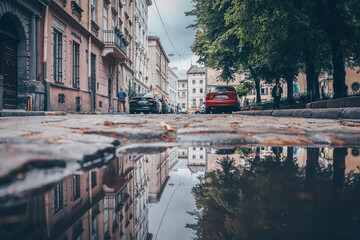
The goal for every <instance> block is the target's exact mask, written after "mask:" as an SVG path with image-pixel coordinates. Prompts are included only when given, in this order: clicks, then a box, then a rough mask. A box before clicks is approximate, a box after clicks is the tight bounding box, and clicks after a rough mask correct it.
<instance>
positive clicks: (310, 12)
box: [186, 0, 360, 102]
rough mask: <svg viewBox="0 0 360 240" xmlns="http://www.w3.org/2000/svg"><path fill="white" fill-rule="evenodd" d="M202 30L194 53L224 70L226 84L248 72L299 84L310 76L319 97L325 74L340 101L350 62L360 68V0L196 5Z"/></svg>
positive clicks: (208, 1) (199, 0) (206, 1)
mask: <svg viewBox="0 0 360 240" xmlns="http://www.w3.org/2000/svg"><path fill="white" fill-rule="evenodd" d="M193 2H194V9H193V10H192V11H190V12H187V13H186V14H187V15H188V16H195V17H196V20H195V22H194V24H192V25H191V26H190V27H192V28H194V29H196V30H197V32H196V38H195V41H194V44H193V46H192V50H193V51H194V52H195V53H197V54H198V55H199V56H200V58H199V61H200V62H201V63H204V64H205V65H207V66H209V67H213V68H216V69H222V74H221V78H222V80H223V81H225V82H227V83H228V82H231V81H233V80H234V74H235V73H241V72H243V73H247V74H248V76H249V78H250V79H251V80H253V81H254V82H255V86H256V90H257V102H259V101H260V92H259V90H260V88H259V82H260V80H265V81H266V82H273V81H277V80H279V79H280V78H282V79H284V80H286V82H287V85H288V100H289V101H292V100H293V81H294V80H295V79H296V77H297V76H298V74H299V73H300V72H304V73H306V76H307V85H308V90H309V92H312V93H313V94H312V95H313V96H315V98H319V96H320V94H319V86H318V77H319V74H320V73H321V72H329V73H332V74H333V75H334V84H335V86H338V88H334V90H335V97H341V96H343V95H344V94H345V95H346V89H345V88H346V86H345V70H344V65H345V63H346V64H348V65H351V66H358V65H359V64H360V61H359V59H360V58H359V57H360V48H359V41H358V39H359V37H360V30H359V29H360V14H359V11H358V8H356V7H359V5H360V4H359V1H357V0H348V1H345V0H322V1H311V0H286V1H285V0H280V1H278V0H259V1H251V0H223V1H219V0H216V1H213V0H193Z"/></svg>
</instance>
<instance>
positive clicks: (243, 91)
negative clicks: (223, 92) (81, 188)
mask: <svg viewBox="0 0 360 240" xmlns="http://www.w3.org/2000/svg"><path fill="white" fill-rule="evenodd" d="M235 89H236V92H237V94H238V95H239V97H246V96H247V95H248V94H249V93H251V91H252V90H253V89H254V85H253V84H251V83H250V82H248V81H243V82H240V84H239V85H237V86H236V88H235Z"/></svg>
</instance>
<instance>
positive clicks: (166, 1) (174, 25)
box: [148, 0, 197, 69]
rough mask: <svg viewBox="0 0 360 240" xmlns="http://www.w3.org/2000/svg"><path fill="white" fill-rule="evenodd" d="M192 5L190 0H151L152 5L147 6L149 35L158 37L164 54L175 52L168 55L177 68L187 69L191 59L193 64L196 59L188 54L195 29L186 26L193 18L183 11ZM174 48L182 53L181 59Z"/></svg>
mask: <svg viewBox="0 0 360 240" xmlns="http://www.w3.org/2000/svg"><path fill="white" fill-rule="evenodd" d="M155 1H156V4H157V6H158V8H159V11H160V14H161V17H162V19H163V21H164V24H165V27H166V29H167V32H168V34H169V37H170V39H171V42H172V43H173V45H174V47H172V45H171V43H170V41H169V39H168V37H167V36H166V33H165V30H164V28H163V26H162V24H161V21H160V18H159V15H158V13H157V10H156V6H155ZM192 5H193V4H192V3H191V0H153V4H152V6H150V7H149V21H148V25H149V35H155V36H158V37H159V38H160V40H161V43H162V45H163V47H164V49H165V52H166V54H168V55H169V54H170V53H174V54H175V55H174V57H169V58H170V60H171V63H170V65H171V66H175V67H178V68H179V69H188V68H190V65H191V61H193V62H192V63H193V64H195V63H196V60H197V57H196V56H191V55H188V54H192V52H191V49H190V46H191V45H192V43H193V42H194V39H195V31H194V30H193V29H189V28H187V26H189V25H190V24H192V23H193V21H194V18H193V17H186V16H185V12H187V11H190V10H191V9H192ZM174 48H175V50H176V51H177V52H178V53H179V54H180V55H182V56H181V61H180V56H179V55H176V52H175V50H174Z"/></svg>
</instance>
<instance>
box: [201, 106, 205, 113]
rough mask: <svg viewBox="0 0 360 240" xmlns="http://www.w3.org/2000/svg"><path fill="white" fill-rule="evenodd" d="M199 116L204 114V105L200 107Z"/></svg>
mask: <svg viewBox="0 0 360 240" xmlns="http://www.w3.org/2000/svg"><path fill="white" fill-rule="evenodd" d="M200 113H201V114H204V113H205V104H203V105H201V110H200Z"/></svg>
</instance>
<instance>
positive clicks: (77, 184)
mask: <svg viewBox="0 0 360 240" xmlns="http://www.w3.org/2000/svg"><path fill="white" fill-rule="evenodd" d="M72 187H73V189H72V193H73V201H75V200H76V199H78V198H79V197H80V175H74V176H73V182H72Z"/></svg>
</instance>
